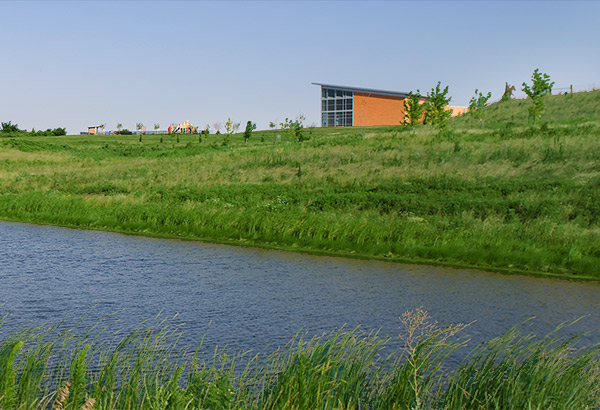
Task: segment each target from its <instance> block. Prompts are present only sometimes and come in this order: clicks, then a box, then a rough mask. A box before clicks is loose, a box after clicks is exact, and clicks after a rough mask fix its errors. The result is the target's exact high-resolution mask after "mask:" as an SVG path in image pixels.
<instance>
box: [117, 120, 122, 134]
mask: <svg viewBox="0 0 600 410" xmlns="http://www.w3.org/2000/svg"><path fill="white" fill-rule="evenodd" d="M121 128H123V124H121V123H120V122H118V123H117V130H118V131H119V132H121Z"/></svg>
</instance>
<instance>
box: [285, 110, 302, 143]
mask: <svg viewBox="0 0 600 410" xmlns="http://www.w3.org/2000/svg"><path fill="white" fill-rule="evenodd" d="M304 120H305V118H304V115H302V114H300V115H299V116H298V117H296V120H294V121H292V120H290V119H289V118H286V119H285V121H284V122H282V123H281V124H280V125H281V129H282V130H286V132H287V133H288V134H289V135H290V136H291V137H292V138H294V139H295V140H296V141H298V142H302V141H304V140H305V139H307V138H305V137H304V132H303V129H304V125H303V124H302V123H303V122H304Z"/></svg>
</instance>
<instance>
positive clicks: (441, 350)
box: [0, 310, 600, 410]
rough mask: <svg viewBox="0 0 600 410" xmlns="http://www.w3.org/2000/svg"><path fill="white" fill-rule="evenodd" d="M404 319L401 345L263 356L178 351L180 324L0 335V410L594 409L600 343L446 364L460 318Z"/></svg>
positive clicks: (480, 353) (512, 346)
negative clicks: (110, 333)
mask: <svg viewBox="0 0 600 410" xmlns="http://www.w3.org/2000/svg"><path fill="white" fill-rule="evenodd" d="M402 322H403V324H404V329H405V330H404V332H403V333H402V334H401V335H400V336H398V338H400V339H401V341H403V342H404V347H403V348H401V349H400V351H392V352H390V349H389V348H386V344H387V343H388V341H389V340H390V339H389V338H382V337H380V336H379V335H378V334H377V333H373V332H371V333H364V332H362V331H360V330H359V329H353V330H346V329H343V328H341V329H338V330H335V331H332V332H331V333H329V334H326V335H322V336H318V337H311V338H308V339H307V336H305V335H302V334H298V335H297V336H296V337H294V338H293V339H292V340H291V341H290V342H289V344H288V345H287V346H285V347H282V348H280V349H278V350H277V351H275V352H273V353H272V354H270V355H267V356H264V357H258V356H256V357H249V356H247V355H244V354H239V353H238V354H229V353H228V352H225V351H222V350H218V349H217V350H215V351H214V353H213V354H212V358H208V359H201V357H202V356H204V357H206V355H205V354H203V352H202V345H200V346H199V347H198V349H197V350H196V351H195V352H190V351H184V350H180V349H179V348H178V347H177V338H178V335H179V334H180V330H179V329H172V328H170V327H169V326H168V324H167V323H164V322H162V323H154V324H152V325H147V327H145V328H140V329H139V330H137V331H134V332H132V333H131V334H129V335H128V336H125V337H121V338H109V339H108V340H107V339H106V338H104V339H102V338H91V337H90V336H89V332H88V333H87V334H85V335H83V336H74V334H73V332H71V331H68V330H62V331H59V329H58V328H57V327H55V328H38V329H30V330H23V331H20V332H16V333H13V334H12V335H11V336H9V337H5V338H4V339H2V340H1V341H0V408H2V409H6V410H9V409H10V410H12V409H49V408H52V409H92V408H93V409H309V408H310V409H315V408H320V409H407V410H408V409H442V408H443V409H507V408H523V409H525V408H539V409H542V408H543V409H550V408H552V409H574V408H581V409H583V408H590V409H593V408H600V395H599V393H600V379H599V377H600V374H599V370H600V368H599V362H598V360H599V357H600V356H599V353H600V349H599V348H598V346H591V347H579V346H578V345H577V343H576V341H577V340H576V338H567V339H565V338H564V337H562V336H561V329H560V328H557V330H556V331H554V332H552V333H551V334H549V335H547V336H545V337H542V338H540V339H538V338H535V337H534V336H533V335H530V334H522V333H521V332H520V331H519V328H518V327H515V328H513V329H511V330H510V331H509V332H508V333H506V334H505V335H503V336H501V337H499V338H497V339H494V340H491V341H489V342H488V343H485V344H483V345H482V346H480V347H478V348H476V349H475V350H474V351H473V352H472V353H471V354H470V355H468V356H467V357H466V358H465V359H464V360H462V361H461V362H460V363H458V364H455V365H453V366H452V367H449V366H448V361H447V360H446V359H447V358H448V356H449V355H451V354H452V353H453V352H454V351H455V350H456V349H460V348H464V347H465V345H466V344H467V341H466V340H465V339H461V337H460V335H461V333H464V332H465V330H464V328H465V326H464V325H456V326H448V327H439V326H438V325H437V324H435V322H432V320H431V318H430V317H429V315H428V314H427V312H424V311H422V310H417V311H414V312H407V313H406V314H405V315H403V317H402ZM102 340H104V341H102Z"/></svg>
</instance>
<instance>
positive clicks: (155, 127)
mask: <svg viewBox="0 0 600 410" xmlns="http://www.w3.org/2000/svg"><path fill="white" fill-rule="evenodd" d="M159 128H160V124H159V123H156V124H154V131H158V129H159Z"/></svg>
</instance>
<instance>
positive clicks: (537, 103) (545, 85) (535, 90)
mask: <svg viewBox="0 0 600 410" xmlns="http://www.w3.org/2000/svg"><path fill="white" fill-rule="evenodd" d="M531 82H532V85H531V87H530V86H529V85H527V84H526V83H523V92H525V94H527V96H528V97H529V98H531V100H532V102H533V104H532V105H531V107H529V115H530V117H531V118H532V119H533V122H538V121H539V120H540V118H542V114H543V113H544V110H545V109H546V106H545V104H544V96H545V95H546V94H550V93H551V92H552V86H553V85H554V81H552V82H550V76H549V75H548V74H545V73H540V69H539V68H536V69H535V70H534V72H533V74H532V75H531Z"/></svg>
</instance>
